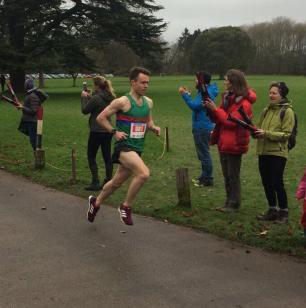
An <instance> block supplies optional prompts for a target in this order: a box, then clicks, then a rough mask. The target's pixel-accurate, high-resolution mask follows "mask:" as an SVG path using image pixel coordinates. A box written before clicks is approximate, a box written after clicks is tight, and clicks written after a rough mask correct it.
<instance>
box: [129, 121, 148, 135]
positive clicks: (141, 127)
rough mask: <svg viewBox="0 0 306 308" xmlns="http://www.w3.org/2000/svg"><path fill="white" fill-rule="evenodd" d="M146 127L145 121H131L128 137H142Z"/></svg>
mask: <svg viewBox="0 0 306 308" xmlns="http://www.w3.org/2000/svg"><path fill="white" fill-rule="evenodd" d="M146 128H147V124H146V123H131V131H130V138H137V139H140V138H144V136H145V132H146Z"/></svg>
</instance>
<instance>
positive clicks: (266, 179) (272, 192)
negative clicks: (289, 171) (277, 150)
mask: <svg viewBox="0 0 306 308" xmlns="http://www.w3.org/2000/svg"><path fill="white" fill-rule="evenodd" d="M286 162H287V159H286V158H284V157H281V156H273V155H259V157H258V166H259V172H260V176H261V181H262V185H263V187H264V190H265V194H266V198H267V200H268V204H269V207H273V208H275V207H276V206H277V205H278V206H279V208H280V209H284V210H286V209H288V201H287V194H286V190H285V187H284V180H283V176H284V170H285V166H286Z"/></svg>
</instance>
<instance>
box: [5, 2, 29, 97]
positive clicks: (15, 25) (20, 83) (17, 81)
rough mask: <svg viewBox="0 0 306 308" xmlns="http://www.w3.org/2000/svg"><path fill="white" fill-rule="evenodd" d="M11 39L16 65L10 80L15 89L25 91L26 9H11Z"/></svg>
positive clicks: (9, 24)
mask: <svg viewBox="0 0 306 308" xmlns="http://www.w3.org/2000/svg"><path fill="white" fill-rule="evenodd" d="M8 14H9V15H10V16H9V21H8V30H9V40H10V44H11V46H12V48H13V52H12V60H13V61H14V64H15V65H14V67H13V68H12V69H11V70H10V81H11V84H12V87H13V89H14V91H16V92H23V91H24V80H25V65H24V64H25V59H26V57H25V55H24V37H25V30H24V19H25V12H24V9H23V8H22V9H20V10H14V11H9V12H8Z"/></svg>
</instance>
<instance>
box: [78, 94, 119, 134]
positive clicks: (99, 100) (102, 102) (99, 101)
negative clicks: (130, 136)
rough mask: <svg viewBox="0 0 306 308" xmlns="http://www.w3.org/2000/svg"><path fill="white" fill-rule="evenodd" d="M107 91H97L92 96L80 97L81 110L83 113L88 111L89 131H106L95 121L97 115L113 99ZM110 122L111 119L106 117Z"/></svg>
mask: <svg viewBox="0 0 306 308" xmlns="http://www.w3.org/2000/svg"><path fill="white" fill-rule="evenodd" d="M114 98H115V97H113V96H112V95H111V94H110V93H108V92H107V91H97V92H96V93H94V95H93V96H89V97H81V110H82V113H83V114H88V113H90V117H89V127H90V131H91V132H107V130H106V129H105V128H102V127H101V126H100V125H99V124H98V123H97V121H96V119H97V116H98V115H99V114H100V113H101V112H102V111H103V110H104V109H105V108H106V107H107V106H108V105H109V104H110V103H111V101H112V100H113V99H114ZM108 121H109V122H110V121H111V120H110V119H108Z"/></svg>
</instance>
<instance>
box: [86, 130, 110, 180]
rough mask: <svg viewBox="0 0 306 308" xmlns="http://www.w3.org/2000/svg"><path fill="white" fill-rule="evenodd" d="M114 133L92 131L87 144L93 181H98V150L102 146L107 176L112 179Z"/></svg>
mask: <svg viewBox="0 0 306 308" xmlns="http://www.w3.org/2000/svg"><path fill="white" fill-rule="evenodd" d="M111 145H112V134H110V133H104V132H101V133H100V132H90V135H89V138H88V145H87V159H88V165H89V168H90V171H91V174H92V182H93V183H97V182H98V181H99V177H98V166H97V162H96V156H97V152H98V150H99V147H101V152H102V157H103V160H104V164H105V178H106V179H107V180H110V179H111V178H112V174H113V163H112V157H111Z"/></svg>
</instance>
